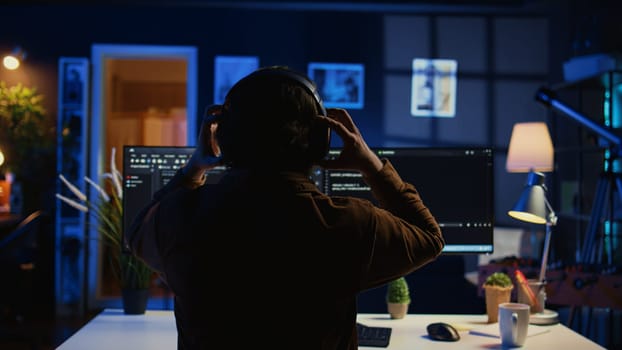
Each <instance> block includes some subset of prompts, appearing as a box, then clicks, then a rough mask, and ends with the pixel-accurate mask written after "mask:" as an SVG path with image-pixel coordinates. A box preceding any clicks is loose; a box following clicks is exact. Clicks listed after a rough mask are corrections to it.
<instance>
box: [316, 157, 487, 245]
mask: <svg viewBox="0 0 622 350" xmlns="http://www.w3.org/2000/svg"><path fill="white" fill-rule="evenodd" d="M373 150H374V152H376V153H377V154H378V155H379V156H380V157H385V158H388V159H389V160H390V161H391V163H392V164H393V166H394V167H395V168H396V169H397V171H398V172H399V174H400V176H401V177H402V179H404V180H405V181H407V182H410V183H412V184H413V185H415V187H416V188H417V191H418V192H419V193H420V195H421V197H422V199H423V201H424V203H425V204H426V205H427V207H428V208H429V209H430V211H431V212H432V214H433V215H434V217H435V218H436V220H437V221H438V223H439V225H440V226H441V229H442V231H443V235H444V237H445V240H446V246H445V248H444V249H443V253H457V254H487V253H492V252H493V223H494V205H493V200H494V196H493V189H494V182H493V173H494V169H493V149H492V148H489V147H454V148H435V147H432V148H429V147H425V148H373ZM339 152H340V149H337V148H334V149H331V150H330V151H329V157H335V156H337V155H338V154H339ZM312 179H313V180H314V181H315V182H316V184H317V185H318V187H319V188H320V189H321V190H322V191H323V192H324V193H326V194H329V195H344V196H355V197H360V198H366V199H369V200H371V201H372V202H374V203H376V201H375V199H374V198H373V196H372V194H371V190H370V188H369V187H368V186H367V185H366V184H365V182H364V181H363V179H362V176H361V174H360V173H358V172H355V171H343V170H324V169H320V168H316V169H314V170H313V172H312Z"/></svg>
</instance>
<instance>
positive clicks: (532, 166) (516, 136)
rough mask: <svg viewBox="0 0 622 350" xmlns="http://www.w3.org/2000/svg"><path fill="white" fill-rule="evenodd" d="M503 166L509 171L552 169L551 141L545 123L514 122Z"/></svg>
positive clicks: (547, 170) (522, 171) (525, 171)
mask: <svg viewBox="0 0 622 350" xmlns="http://www.w3.org/2000/svg"><path fill="white" fill-rule="evenodd" d="M505 168H506V170H507V171H508V172H510V173H527V172H529V171H532V170H533V171H544V172H549V171H552V170H553V142H552V141H551V135H550V134H549V129H548V127H547V125H546V124H545V123H543V122H528V123H516V124H514V127H513V128H512V137H511V138H510V146H509V148H508V157H507V161H506V163H505Z"/></svg>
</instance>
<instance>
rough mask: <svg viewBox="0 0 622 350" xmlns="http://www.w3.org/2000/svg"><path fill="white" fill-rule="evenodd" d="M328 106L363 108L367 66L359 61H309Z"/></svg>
mask: <svg viewBox="0 0 622 350" xmlns="http://www.w3.org/2000/svg"><path fill="white" fill-rule="evenodd" d="M307 74H308V75H309V78H311V79H312V80H313V81H315V83H316V84H317V86H318V90H319V92H320V96H321V97H322V100H323V101H324V106H326V107H339V108H352V109H362V108H363V105H364V103H363V100H364V98H363V97H364V91H365V67H364V65H363V64H359V63H323V62H312V63H309V66H308V72H307Z"/></svg>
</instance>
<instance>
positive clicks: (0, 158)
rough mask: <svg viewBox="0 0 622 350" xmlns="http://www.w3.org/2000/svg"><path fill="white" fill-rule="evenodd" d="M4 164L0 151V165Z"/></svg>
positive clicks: (0, 151)
mask: <svg viewBox="0 0 622 350" xmlns="http://www.w3.org/2000/svg"><path fill="white" fill-rule="evenodd" d="M2 164H4V154H3V153H2V150H1V149H0V165H2Z"/></svg>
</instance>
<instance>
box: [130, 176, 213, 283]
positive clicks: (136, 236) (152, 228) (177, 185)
mask: <svg viewBox="0 0 622 350" xmlns="http://www.w3.org/2000/svg"><path fill="white" fill-rule="evenodd" d="M204 183H205V176H203V177H202V178H201V179H200V180H193V179H188V178H187V177H186V176H185V175H184V172H183V168H181V169H179V170H178V171H177V172H176V173H175V175H174V176H173V177H172V178H171V180H170V181H169V182H168V183H167V184H166V185H165V186H164V187H162V188H161V189H160V190H159V191H157V192H156V193H155V194H154V195H153V199H152V200H151V202H150V203H149V204H147V205H146V206H145V207H144V208H143V209H142V210H141V211H140V212H139V213H138V214H137V215H136V217H135V218H134V219H133V221H132V224H131V225H130V229H129V230H128V232H127V233H126V234H125V235H124V238H125V242H124V244H125V247H126V249H127V250H129V251H130V252H131V253H132V254H135V255H136V256H138V257H140V258H141V259H143V260H144V261H145V262H146V263H147V264H148V265H149V266H150V267H151V268H152V269H154V270H156V271H159V272H161V271H162V260H161V257H160V253H159V250H158V248H157V246H158V245H157V238H156V228H157V227H158V223H157V218H158V215H157V212H158V210H159V207H160V201H161V200H162V199H163V198H165V197H166V196H167V195H169V194H171V193H173V192H175V191H179V190H184V189H194V188H197V187H199V186H201V185H203V184H204Z"/></svg>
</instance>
